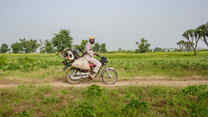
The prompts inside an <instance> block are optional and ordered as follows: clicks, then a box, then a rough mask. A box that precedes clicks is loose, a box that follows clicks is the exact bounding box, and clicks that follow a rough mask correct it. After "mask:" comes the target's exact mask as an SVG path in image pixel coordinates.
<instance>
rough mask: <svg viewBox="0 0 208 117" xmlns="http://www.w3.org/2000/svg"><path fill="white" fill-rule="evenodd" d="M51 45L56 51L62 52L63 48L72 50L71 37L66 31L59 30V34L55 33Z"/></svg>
mask: <svg viewBox="0 0 208 117" xmlns="http://www.w3.org/2000/svg"><path fill="white" fill-rule="evenodd" d="M52 43H53V45H54V46H55V47H56V48H57V50H58V51H62V50H63V49H64V48H70V49H71V48H72V37H71V35H70V32H69V31H68V30H65V29H63V30H61V31H60V32H59V33H56V34H55V36H54V37H53V38H52Z"/></svg>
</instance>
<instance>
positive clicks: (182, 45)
mask: <svg viewBox="0 0 208 117" xmlns="http://www.w3.org/2000/svg"><path fill="white" fill-rule="evenodd" d="M184 42H185V41H184V40H180V41H179V42H177V45H178V48H179V50H181V51H182V50H184V44H185V43H184Z"/></svg>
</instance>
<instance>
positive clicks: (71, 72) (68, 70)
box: [65, 69, 81, 84]
mask: <svg viewBox="0 0 208 117" xmlns="http://www.w3.org/2000/svg"><path fill="white" fill-rule="evenodd" d="M75 72H76V70H75V69H67V70H66V74H65V77H66V80H67V82H68V83H70V84H79V83H80V82H81V81H80V80H72V79H71V75H73V74H74V73H75Z"/></svg>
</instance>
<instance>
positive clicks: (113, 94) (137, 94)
mask: <svg viewBox="0 0 208 117" xmlns="http://www.w3.org/2000/svg"><path fill="white" fill-rule="evenodd" d="M207 98H208V86H207V85H201V86H188V87H185V88H166V87H135V86H130V87H118V88H114V89H111V88H102V87H99V86H96V85H92V86H90V87H88V88H81V89H79V88H72V87H71V88H52V87H50V86H40V87H35V86H27V85H22V86H19V87H17V88H12V89H0V104H1V105H0V116H2V117H15V116H18V117H33V116H38V117H39V116H47V117H152V116H154V117H178V116H183V117H207V116H208V113H207V110H208V107H207V104H208V101H207Z"/></svg>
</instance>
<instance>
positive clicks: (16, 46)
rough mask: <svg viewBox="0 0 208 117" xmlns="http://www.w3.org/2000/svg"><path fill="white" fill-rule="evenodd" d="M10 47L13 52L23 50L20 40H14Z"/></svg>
mask: <svg viewBox="0 0 208 117" xmlns="http://www.w3.org/2000/svg"><path fill="white" fill-rule="evenodd" d="M11 49H12V52H13V53H20V52H22V51H23V45H22V43H20V42H15V43H13V44H12V45H11Z"/></svg>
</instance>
